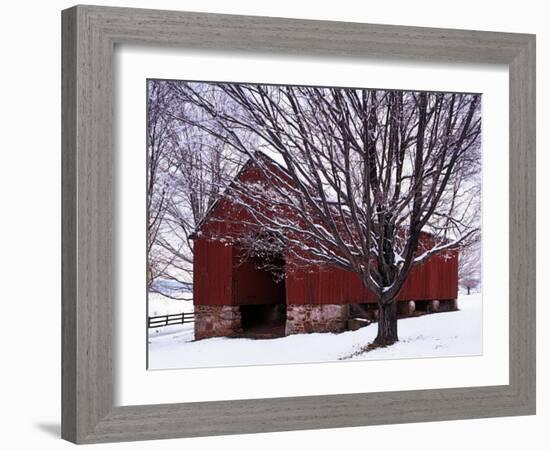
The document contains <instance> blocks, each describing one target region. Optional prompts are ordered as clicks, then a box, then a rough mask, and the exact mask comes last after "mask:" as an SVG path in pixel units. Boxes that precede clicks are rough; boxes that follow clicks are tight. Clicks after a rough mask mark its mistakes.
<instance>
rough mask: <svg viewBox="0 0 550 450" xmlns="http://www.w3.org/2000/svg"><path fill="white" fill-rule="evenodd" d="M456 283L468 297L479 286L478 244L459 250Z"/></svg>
mask: <svg viewBox="0 0 550 450" xmlns="http://www.w3.org/2000/svg"><path fill="white" fill-rule="evenodd" d="M458 283H459V285H460V287H461V288H462V289H465V290H466V293H467V294H468V295H470V293H471V291H472V290H473V289H479V287H480V286H481V251H480V246H479V243H475V244H473V245H470V246H466V247H464V248H463V249H461V252H460V256H459V258H458Z"/></svg>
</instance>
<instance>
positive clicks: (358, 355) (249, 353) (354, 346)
mask: <svg viewBox="0 0 550 450" xmlns="http://www.w3.org/2000/svg"><path fill="white" fill-rule="evenodd" d="M172 302H173V301H172ZM157 303H158V306H156V305H152V306H151V305H150V315H152V314H151V312H152V311H161V310H162V311H165V310H163V309H162V307H161V300H158V302H157ZM176 303H178V304H179V303H180V302H176ZM181 303H184V305H185V306H183V305H182V307H185V308H189V307H191V308H192V305H190V302H181ZM189 305H190V306H189ZM458 305H459V308H460V310H459V311H453V312H446V313H438V314H431V315H425V316H420V317H414V318H407V319H401V320H399V322H398V333H399V342H397V343H396V344H394V345H392V346H390V347H386V348H379V349H376V350H372V351H369V352H363V351H362V349H363V348H364V347H365V346H366V345H367V344H369V343H370V342H372V341H373V339H374V338H375V336H376V329H377V326H376V324H375V323H373V324H371V325H369V326H367V327H365V328H362V329H360V330H357V331H347V332H345V333H340V334H333V333H312V334H298V335H292V336H286V337H282V338H277V339H245V338H236V339H231V338H210V339H204V340H201V341H193V324H192V323H191V324H185V325H175V326H170V327H165V328H160V329H156V330H149V368H150V369H176V368H191V367H216V366H217V367H220V366H244V365H256V364H291V363H305V362H322V361H336V360H351V359H353V360H358V359H399V358H425V357H440V356H465V355H470V356H471V355H480V354H481V353H482V334H481V331H482V308H481V294H472V295H469V296H468V295H462V294H461V295H460V296H459V300H458ZM155 308H158V310H157V309H155ZM182 311H184V309H181V308H180V309H179V310H177V311H173V310H170V312H182ZM185 311H189V309H185ZM159 314H167V312H162V313H159Z"/></svg>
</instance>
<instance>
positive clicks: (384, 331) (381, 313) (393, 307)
mask: <svg viewBox="0 0 550 450" xmlns="http://www.w3.org/2000/svg"><path fill="white" fill-rule="evenodd" d="M397 341H398V339H397V301H396V300H395V299H393V300H392V301H391V302H389V303H388V304H383V303H382V302H378V335H377V336H376V339H375V340H374V344H375V345H392V344H393V343H395V342H397Z"/></svg>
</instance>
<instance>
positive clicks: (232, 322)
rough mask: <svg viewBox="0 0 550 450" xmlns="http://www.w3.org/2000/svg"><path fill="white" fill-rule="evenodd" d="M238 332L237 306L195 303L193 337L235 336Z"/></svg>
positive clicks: (238, 314)
mask: <svg viewBox="0 0 550 450" xmlns="http://www.w3.org/2000/svg"><path fill="white" fill-rule="evenodd" d="M240 332H242V327H241V313H240V311H239V307H238V306H210V305H208V306H206V305H195V339H197V340H198V339H205V338H210V337H221V336H235V335H237V334H238V333H240Z"/></svg>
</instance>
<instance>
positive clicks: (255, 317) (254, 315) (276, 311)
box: [239, 304, 286, 338]
mask: <svg viewBox="0 0 550 450" xmlns="http://www.w3.org/2000/svg"><path fill="white" fill-rule="evenodd" d="M239 310H240V312H241V325H242V328H243V337H251V338H274V337H281V336H284V335H285V325H286V305H284V304H277V305H241V306H240V307H239Z"/></svg>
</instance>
